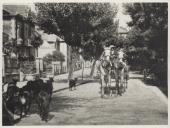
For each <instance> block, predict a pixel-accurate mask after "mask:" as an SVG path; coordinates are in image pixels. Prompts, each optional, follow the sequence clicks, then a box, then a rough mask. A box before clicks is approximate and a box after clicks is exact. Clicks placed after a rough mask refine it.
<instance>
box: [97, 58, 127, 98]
mask: <svg viewBox="0 0 170 128" xmlns="http://www.w3.org/2000/svg"><path fill="white" fill-rule="evenodd" d="M107 58H109V59H107ZM99 72H100V80H101V97H104V95H110V96H112V95H113V94H116V95H122V94H123V93H124V92H125V91H126V89H127V85H128V79H129V74H128V72H129V71H128V66H127V64H126V63H124V62H122V61H120V59H119V57H118V56H117V55H114V56H109V57H102V58H101V60H100V64H99ZM113 79H115V82H114V81H113Z"/></svg>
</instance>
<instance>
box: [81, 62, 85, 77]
mask: <svg viewBox="0 0 170 128" xmlns="http://www.w3.org/2000/svg"><path fill="white" fill-rule="evenodd" d="M84 65H85V62H84V61H83V62H82V80H83V75H84V67H85V66H84Z"/></svg>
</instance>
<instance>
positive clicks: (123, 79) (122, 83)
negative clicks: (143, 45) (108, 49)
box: [111, 56, 128, 95]
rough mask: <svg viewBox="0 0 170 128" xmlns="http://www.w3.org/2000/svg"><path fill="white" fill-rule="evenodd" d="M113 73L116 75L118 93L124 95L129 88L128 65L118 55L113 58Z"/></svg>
mask: <svg viewBox="0 0 170 128" xmlns="http://www.w3.org/2000/svg"><path fill="white" fill-rule="evenodd" d="M111 63H112V73H113V74H114V76H115V81H116V89H117V94H118V95H122V93H124V92H125V91H126V88H127V80H128V67H127V65H126V64H125V63H123V62H121V61H120V60H119V58H118V57H117V56H114V57H112V58H111Z"/></svg>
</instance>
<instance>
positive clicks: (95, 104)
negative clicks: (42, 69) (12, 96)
mask: <svg viewBox="0 0 170 128" xmlns="http://www.w3.org/2000/svg"><path fill="white" fill-rule="evenodd" d="M86 73H89V71H88V70H87V71H86ZM79 74H81V72H77V74H75V75H76V76H79ZM66 78H67V75H63V76H58V77H56V78H55V82H54V93H53V98H52V102H51V104H50V112H49V121H48V122H47V123H45V122H43V121H41V119H40V117H39V114H38V108H37V105H36V104H33V105H32V107H31V114H30V115H29V116H27V117H24V118H22V119H21V120H20V121H19V122H17V123H16V125H167V124H168V104H167V102H168V99H167V97H166V96H164V94H162V92H161V91H160V90H159V89H158V88H157V87H155V86H147V85H145V84H144V83H143V82H142V81H141V80H140V78H141V75H139V74H136V73H135V72H131V73H130V78H131V79H130V80H129V84H128V89H127V91H126V92H125V93H124V94H123V95H122V96H113V97H108V98H105V99H101V98H100V93H99V92H100V84H99V82H98V81H97V80H89V79H87V78H86V79H85V80H84V81H85V82H84V83H83V84H80V85H79V86H78V87H77V89H76V90H74V91H69V89H68V83H67V81H66ZM79 81H80V80H79Z"/></svg>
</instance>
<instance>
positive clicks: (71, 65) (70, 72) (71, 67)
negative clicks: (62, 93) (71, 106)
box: [68, 46, 74, 81]
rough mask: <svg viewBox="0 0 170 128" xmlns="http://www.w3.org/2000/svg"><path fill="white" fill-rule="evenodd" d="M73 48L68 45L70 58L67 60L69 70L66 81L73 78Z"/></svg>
mask: <svg viewBox="0 0 170 128" xmlns="http://www.w3.org/2000/svg"><path fill="white" fill-rule="evenodd" d="M73 63H74V61H73V49H72V47H71V46H70V60H69V72H68V81H69V80H70V79H72V78H73V66H74V65H73Z"/></svg>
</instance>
